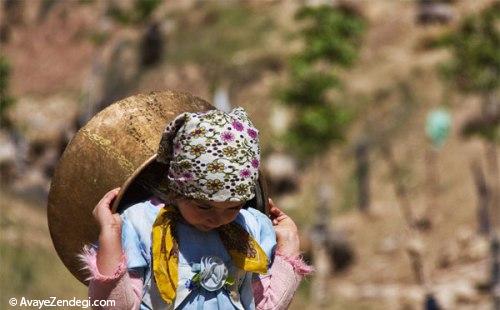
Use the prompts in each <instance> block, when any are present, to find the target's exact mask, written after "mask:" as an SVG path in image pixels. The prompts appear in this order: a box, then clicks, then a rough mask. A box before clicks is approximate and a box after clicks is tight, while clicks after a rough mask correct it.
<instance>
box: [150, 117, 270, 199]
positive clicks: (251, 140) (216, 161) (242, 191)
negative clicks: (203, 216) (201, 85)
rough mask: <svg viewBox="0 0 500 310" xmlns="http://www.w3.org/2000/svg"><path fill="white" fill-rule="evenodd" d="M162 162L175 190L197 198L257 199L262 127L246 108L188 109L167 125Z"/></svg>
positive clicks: (162, 141) (160, 156)
mask: <svg viewBox="0 0 500 310" xmlns="http://www.w3.org/2000/svg"><path fill="white" fill-rule="evenodd" d="M158 161H159V162H162V163H165V164H168V165H169V170H168V176H167V177H168V181H169V187H170V189H171V190H173V191H175V192H177V193H179V194H181V195H183V196H185V197H189V198H192V199H199V200H206V201H218V202H220V201H247V200H250V199H251V198H253V196H254V195H255V193H254V186H255V182H256V180H257V178H258V171H259V165H260V149H259V138H258V131H257V129H256V128H255V127H254V126H253V124H252V122H251V121H250V119H249V118H248V116H247V114H246V112H245V110H243V109H242V108H235V109H234V110H232V111H231V112H230V113H225V112H222V111H219V110H211V111H208V112H205V113H189V112H186V113H183V114H181V115H179V116H178V117H177V118H176V119H175V120H174V121H172V122H171V123H170V124H169V125H168V126H167V128H166V129H165V131H164V133H163V136H162V139H161V141H160V147H159V150H158Z"/></svg>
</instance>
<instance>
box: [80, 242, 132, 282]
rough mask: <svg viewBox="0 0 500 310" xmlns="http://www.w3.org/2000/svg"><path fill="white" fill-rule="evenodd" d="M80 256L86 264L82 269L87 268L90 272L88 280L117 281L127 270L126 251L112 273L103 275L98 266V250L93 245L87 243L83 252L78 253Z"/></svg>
mask: <svg viewBox="0 0 500 310" xmlns="http://www.w3.org/2000/svg"><path fill="white" fill-rule="evenodd" d="M78 258H79V259H80V261H81V262H82V263H83V264H84V266H83V268H82V269H83V270H87V271H89V273H90V276H89V277H88V278H87V279H86V280H87V281H90V280H96V281H100V282H111V281H116V280H117V279H118V278H120V277H121V276H123V275H124V274H125V272H126V271H127V257H126V255H125V253H124V252H122V256H121V259H120V263H119V264H118V266H116V268H115V270H114V272H113V274H112V275H103V274H101V273H100V272H99V269H98V268H97V252H96V250H95V248H94V247H93V246H89V245H85V246H84V247H83V250H82V253H81V254H79V255H78Z"/></svg>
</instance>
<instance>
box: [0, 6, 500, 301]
mask: <svg viewBox="0 0 500 310" xmlns="http://www.w3.org/2000/svg"><path fill="white" fill-rule="evenodd" d="M0 3H1V11H0V47H1V55H0V122H1V123H0V127H1V128H0V141H1V142H0V173H1V176H0V177H1V189H0V215H1V218H0V260H1V264H2V267H1V269H0V278H1V283H0V292H1V293H0V296H1V298H0V305H1V306H0V308H4V306H6V305H7V300H8V299H9V298H10V297H20V296H25V297H27V298H48V297H50V296H57V297H59V298H61V299H63V298H72V297H74V296H76V297H77V298H82V299H83V298H86V287H85V286H83V285H82V284H81V283H80V282H78V281H77V280H76V279H75V278H73V276H72V275H71V274H70V273H69V271H67V270H66V268H65V267H64V265H63V264H62V262H61V261H60V260H59V258H58V257H57V254H56V252H55V250H54V247H53V245H52V241H51V239H50V236H49V231H48V227H47V219H46V203H47V194H48V191H49V188H50V181H51V177H52V174H53V171H54V168H55V167H56V165H57V162H58V159H59V157H60V155H61V154H62V152H63V151H64V149H65V147H66V145H67V143H68V142H69V141H70V140H71V138H72V136H73V135H74V134H75V133H76V132H77V131H78V129H79V128H80V127H82V126H83V125H85V123H86V122H87V121H88V120H89V119H90V118H91V117H92V116H93V115H95V114H96V113H97V112H99V111H100V110H102V109H103V108H105V107H106V106H108V105H109V104H111V103H113V102H114V101H116V100H119V99H122V98H125V97H127V96H130V95H133V94H137V93H146V92H149V91H152V90H163V89H176V90H182V91H187V92H190V93H192V94H194V95H197V96H199V97H202V98H204V99H206V100H208V101H210V102H212V103H213V104H214V105H216V106H217V107H218V108H220V109H223V110H229V109H230V108H231V107H234V106H242V107H244V108H245V109H246V110H247V111H248V112H249V114H250V116H251V118H252V119H253V121H254V123H255V124H256V125H257V127H258V128H259V129H260V132H261V141H262V152H263V163H264V165H265V168H266V172H267V175H268V179H269V183H270V184H269V185H270V190H271V193H272V197H273V199H274V200H275V202H276V204H277V205H278V206H279V207H281V208H283V209H284V210H285V211H286V212H287V213H288V214H289V215H291V216H292V217H293V218H294V220H295V221H296V222H297V224H298V226H299V228H300V231H301V241H302V247H303V249H302V250H303V252H304V256H305V257H306V259H308V260H309V261H310V262H311V263H313V264H314V265H315V267H316V269H317V272H316V274H315V276H313V277H310V278H308V279H307V280H305V281H303V283H302V285H301V287H300V289H299V292H298V293H297V295H296V297H295V299H294V301H293V303H292V305H291V309H304V308H305V309H422V308H423V309H500V245H499V241H498V235H499V234H498V230H499V228H500V223H499V222H500V211H499V209H500V185H499V183H500V176H499V153H498V146H499V143H500V125H499V124H500V102H499V96H498V94H499V87H498V85H499V79H498V77H499V74H500V53H499V50H500V2H498V1H491V0H454V1H453V0H448V1H446V0H436V1H433V0H420V1H417V0H414V1H389V0H375V1H368V0H366V1H361V0H360V1H354V0H353V1H340V0H338V1H335V0H334V1H322V0H309V1H264V0H261V1H230V0H225V1H195V0H183V1H162V0H123V1H113V0H64V1H63V0H30V1H27V0H24V1H23V0H1V1H0Z"/></svg>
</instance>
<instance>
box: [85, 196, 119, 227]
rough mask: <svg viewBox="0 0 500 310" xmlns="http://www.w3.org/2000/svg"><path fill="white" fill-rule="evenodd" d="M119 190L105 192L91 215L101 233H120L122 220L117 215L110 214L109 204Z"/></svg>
mask: <svg viewBox="0 0 500 310" xmlns="http://www.w3.org/2000/svg"><path fill="white" fill-rule="evenodd" d="M119 191H120V188H115V189H113V190H110V191H109V192H107V193H106V194H105V195H104V197H102V199H101V201H99V203H98V204H97V205H96V206H95V208H94V211H92V214H93V215H94V218H95V219H96V221H97V222H98V223H99V227H100V228H101V233H103V232H108V231H109V232H121V227H122V220H121V218H120V215H119V214H118V213H115V214H113V213H111V203H112V202H113V200H114V199H115V197H116V195H118V192H119Z"/></svg>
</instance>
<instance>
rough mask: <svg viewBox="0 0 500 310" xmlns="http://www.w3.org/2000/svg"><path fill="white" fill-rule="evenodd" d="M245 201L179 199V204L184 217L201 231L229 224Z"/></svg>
mask: <svg viewBox="0 0 500 310" xmlns="http://www.w3.org/2000/svg"><path fill="white" fill-rule="evenodd" d="M243 205H244V202H211V201H198V200H188V199H179V200H177V206H178V207H179V211H180V212H181V214H182V217H183V218H184V219H185V220H186V221H187V222H188V223H189V224H191V225H193V226H194V227H196V228H197V229H198V230H201V231H209V230H212V229H215V228H217V227H219V226H222V225H225V224H229V223H231V222H232V221H234V219H235V218H236V216H237V215H238V212H240V210H241V208H242V207H243Z"/></svg>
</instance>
